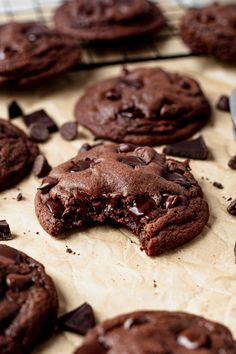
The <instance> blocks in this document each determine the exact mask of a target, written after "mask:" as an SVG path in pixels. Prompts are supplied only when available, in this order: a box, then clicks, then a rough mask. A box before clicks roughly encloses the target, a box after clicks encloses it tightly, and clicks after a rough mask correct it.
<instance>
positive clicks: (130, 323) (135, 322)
mask: <svg viewBox="0 0 236 354" xmlns="http://www.w3.org/2000/svg"><path fill="white" fill-rule="evenodd" d="M145 323H148V319H147V318H146V317H145V316H140V317H136V318H127V320H125V322H124V328H125V329H130V328H132V327H134V326H140V325H142V324H145Z"/></svg>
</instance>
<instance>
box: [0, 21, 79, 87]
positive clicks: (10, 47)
mask: <svg viewBox="0 0 236 354" xmlns="http://www.w3.org/2000/svg"><path fill="white" fill-rule="evenodd" d="M0 36H1V40H0V87H12V86H18V85H30V84H33V83H36V82H39V81H44V80H46V81H47V80H48V79H49V78H53V77H55V76H58V75H59V74H62V73H64V72H65V71H67V70H68V69H70V68H71V67H73V66H74V65H75V64H76V63H77V62H78V60H79V59H80V49H79V47H78V45H77V44H76V42H75V41H74V40H73V39H71V38H69V37H67V36H63V35H62V34H60V33H58V32H56V31H54V30H51V29H49V28H47V27H46V26H44V25H43V24H40V23H16V22H11V23H8V24H6V25H2V26H0Z"/></svg>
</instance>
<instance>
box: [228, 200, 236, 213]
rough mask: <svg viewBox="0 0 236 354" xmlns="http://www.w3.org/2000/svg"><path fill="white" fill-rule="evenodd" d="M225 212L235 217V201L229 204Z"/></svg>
mask: <svg viewBox="0 0 236 354" xmlns="http://www.w3.org/2000/svg"><path fill="white" fill-rule="evenodd" d="M227 211H228V213H229V214H231V215H233V216H236V199H234V200H233V201H232V202H231V203H230V204H229V206H228V208H227Z"/></svg>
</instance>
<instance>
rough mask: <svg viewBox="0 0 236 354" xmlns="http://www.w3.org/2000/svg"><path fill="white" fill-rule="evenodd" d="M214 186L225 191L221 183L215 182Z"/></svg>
mask: <svg viewBox="0 0 236 354" xmlns="http://www.w3.org/2000/svg"><path fill="white" fill-rule="evenodd" d="M213 186H214V187H216V188H218V189H224V186H223V184H221V183H219V182H213Z"/></svg>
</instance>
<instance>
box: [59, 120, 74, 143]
mask: <svg viewBox="0 0 236 354" xmlns="http://www.w3.org/2000/svg"><path fill="white" fill-rule="evenodd" d="M60 134H61V136H62V138H63V139H65V140H67V141H71V140H74V139H75V138H76V137H77V123H75V122H67V123H65V124H63V125H62V126H61V127H60Z"/></svg>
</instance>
